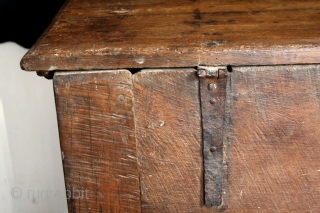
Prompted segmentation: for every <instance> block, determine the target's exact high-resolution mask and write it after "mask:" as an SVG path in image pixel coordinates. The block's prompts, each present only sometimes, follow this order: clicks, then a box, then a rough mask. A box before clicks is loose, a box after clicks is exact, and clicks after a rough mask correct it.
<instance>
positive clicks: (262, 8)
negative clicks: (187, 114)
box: [21, 0, 320, 71]
mask: <svg viewBox="0 0 320 213" xmlns="http://www.w3.org/2000/svg"><path fill="white" fill-rule="evenodd" d="M319 57H320V1H318V0H309V1H297V0H291V1H288V0H282V1H281V0H276V1H262V0H261V1H260V0H256V1H236V0H217V1H210V0H202V1H200V0H198V1H197V0H194V1H193V0H172V1H164V0H145V1H142V0H138V1H119V0H109V1H105V0H70V1H69V2H68V3H66V4H65V6H64V7H63V8H62V9H61V10H60V12H59V13H58V14H57V16H56V18H55V20H54V21H53V22H52V24H51V26H49V28H48V29H47V31H46V32H44V34H43V35H42V36H41V38H40V39H39V40H38V41H37V43H36V44H35V45H34V46H33V47H32V48H31V49H30V51H29V52H28V53H27V54H26V55H25V56H24V58H23V59H22V61H21V66H22V68H23V69H25V70H34V71H52V70H93V69H112V68H156V67H194V66H198V65H211V66H212V65H274V64H307V63H308V64H310V63H319V62H320V59H319Z"/></svg>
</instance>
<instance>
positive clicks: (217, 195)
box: [198, 67, 228, 207]
mask: <svg viewBox="0 0 320 213" xmlns="http://www.w3.org/2000/svg"><path fill="white" fill-rule="evenodd" d="M198 75H199V82H200V87H199V88H200V97H201V114H202V137H203V139H202V140H203V157H204V161H203V163H204V198H205V201H204V202H205V205H206V206H216V207H218V206H220V205H221V204H222V194H223V184H224V180H223V178H224V170H223V156H224V149H223V132H224V120H225V102H226V86H227V79H228V78H227V76H228V71H227V68H226V67H198Z"/></svg>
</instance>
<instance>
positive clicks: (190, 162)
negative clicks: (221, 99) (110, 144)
mask: <svg viewBox="0 0 320 213" xmlns="http://www.w3.org/2000/svg"><path fill="white" fill-rule="evenodd" d="M229 85H230V87H229V86H228V88H227V99H226V100H227V102H226V118H225V119H226V120H228V125H229V126H228V128H226V130H227V131H228V132H226V133H224V138H225V140H224V143H226V146H227V149H230V150H229V152H228V157H227V160H226V161H227V164H228V165H229V166H228V173H229V174H228V177H229V178H228V184H229V187H228V188H229V189H228V193H227V196H226V203H225V204H224V205H226V206H227V208H226V209H225V212H232V213H241V212H296V213H298V212H299V213H300V212H318V211H320V203H319V199H320V184H319V183H320V160H319V153H320V142H319V137H320V130H319V126H320V115H319V111H320V99H319V98H320V86H319V85H320V66H313V65H309V66H276V67H273V66H262V67H261V66H259V67H234V68H233V72H232V74H231V78H230V84H229ZM133 91H134V96H135V101H134V104H135V108H136V135H137V145H138V150H137V152H138V164H139V171H140V175H141V200H142V212H168V213H169V212H218V211H219V210H218V209H217V208H212V207H205V206H204V203H203V199H204V198H203V165H202V163H203V161H202V157H203V156H202V137H201V122H200V117H199V113H200V112H199V107H200V103H199V94H198V91H199V87H198V78H197V77H196V76H195V74H194V71H193V70H183V69H182V70H170V71H167V70H152V71H151V70H147V71H144V72H141V73H137V74H136V75H134V90H133Z"/></svg>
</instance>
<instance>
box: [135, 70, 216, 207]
mask: <svg viewBox="0 0 320 213" xmlns="http://www.w3.org/2000/svg"><path fill="white" fill-rule="evenodd" d="M133 85H134V89H133V91H134V96H135V98H134V105H135V109H136V136H137V152H138V165H139V172H140V181H141V200H142V212H203V211H208V210H211V209H207V207H205V206H204V201H203V184H202V183H203V163H202V162H203V160H202V140H201V118H200V102H199V81H198V77H197V76H196V72H195V70H193V69H182V70H152V71H151V70H145V71H143V72H140V73H137V74H135V75H134V84H133Z"/></svg>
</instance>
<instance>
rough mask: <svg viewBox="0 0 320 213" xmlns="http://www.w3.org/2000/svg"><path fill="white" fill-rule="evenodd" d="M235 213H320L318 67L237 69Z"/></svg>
mask: <svg viewBox="0 0 320 213" xmlns="http://www.w3.org/2000/svg"><path fill="white" fill-rule="evenodd" d="M233 70H234V71H233V73H232V79H231V94H232V98H231V100H233V101H232V103H231V105H232V121H233V136H234V140H233V143H232V145H231V156H230V158H231V165H230V195H229V209H230V211H231V212H296V213H300V212H320V202H319V199H320V159H319V153H320V140H319V138H320V128H319V127H320V114H319V112H320V86H319V85H320V66H277V67H272V66H269V67H268V66H266V67H241V68H234V69H233Z"/></svg>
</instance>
